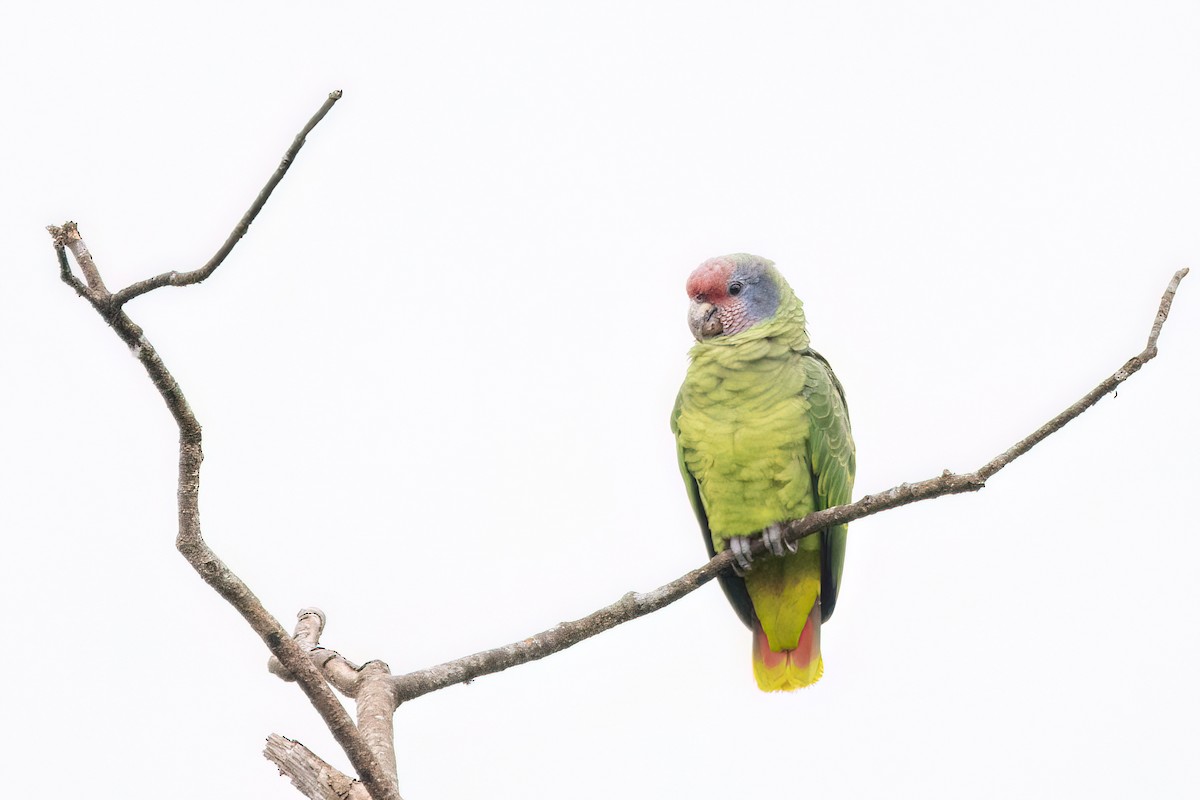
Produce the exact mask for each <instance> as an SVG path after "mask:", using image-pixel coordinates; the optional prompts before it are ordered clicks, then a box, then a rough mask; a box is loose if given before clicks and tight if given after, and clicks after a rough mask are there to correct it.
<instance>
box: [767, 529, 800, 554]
mask: <svg viewBox="0 0 1200 800" xmlns="http://www.w3.org/2000/svg"><path fill="white" fill-rule="evenodd" d="M762 537H763V544H765V545H766V546H767V549H768V550H770V551H771V552H772V553H774V554H775V555H777V556H782V555H783V553H784V550H785V549H786V551H787V552H789V553H794V552H796V551H797V550H799V549H800V545H799V544H797V543H796V542H785V541H784V540H783V525H782V524H781V523H778V522H774V523H772V524H770V525H768V526H767V527H766V528H764V529H763V534H762Z"/></svg>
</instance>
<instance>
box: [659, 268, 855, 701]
mask: <svg viewBox="0 0 1200 800" xmlns="http://www.w3.org/2000/svg"><path fill="white" fill-rule="evenodd" d="M687 293H688V297H689V298H690V299H691V307H690V309H689V311H688V324H689V326H690V327H691V329H692V334H693V335H694V336H695V337H696V342H697V343H696V345H695V347H693V348H692V350H691V353H690V354H689V355H690V356H691V364H690V365H689V367H688V371H687V377H686V378H685V379H684V381H683V386H682V387H681V388H680V390H679V397H678V399H677V400H676V401H675V410H674V412H673V413H672V415H671V430H672V431H673V432H674V434H675V440H676V443H677V445H678V450H679V469H680V470H681V471H682V472H683V479H684V483H685V484H686V486H687V492H688V497H689V498H690V499H691V501H692V507H693V509H694V510H695V512H696V518H697V519H698V520H699V521H700V528H701V530H702V532H703V534H704V542H705V544H706V545H707V546H708V553H709V556H710V557H711V556H713V555H715V554H716V553H719V552H721V551H723V550H725V549H726V548H729V549H732V550H733V551H734V555H735V557H736V561H737V563H738V566H739V569H738V570H736V572H734V573H729V572H726V573H723V574H722V575H721V576H720V582H721V588H723V589H724V590H725V595H726V597H728V598H729V602H730V603H731V604H732V605H733V608H734V610H735V611H736V612H737V614H738V616H739V617H740V618H741V620H742V622H744V623H746V625H747V627H749V628H750V630H751V631H752V632H753V634H754V637H753V646H752V652H753V663H754V677H755V679H756V680H757V681H758V687H759V688H760V689H762V690H763V691H767V692H771V691H779V690H786V691H790V690H792V689H797V688H800V687H801V686H808V685H810V684H812V683H815V682H816V681H817V680H818V679H819V678H820V677H821V673H822V671H823V670H824V663H823V662H822V660H821V623H823V622H825V621H826V620H828V619H829V618H830V616H832V614H833V608H834V604H835V603H836V602H837V594H838V588H839V587H840V585H841V582H842V563H843V562H844V560H845V555H846V526H845V525H837V526H834V527H832V528H830V529H828V530H825V531H821V532H820V533H818V534H814V535H812V536H808V537H805V538H803V539H801V540H800V541H799V542H798V543H796V544H793V545H786V546H785V543H784V542H783V539H782V533H783V528H782V525H781V523H784V522H787V521H789V520H794V519H800V518H801V517H803V516H805V515H806V514H809V513H811V512H812V511H815V510H819V509H822V508H828V507H830V506H836V505H841V504H843V503H848V502H849V501H850V491H851V489H852V487H853V485H854V440H853V438H852V437H851V435H850V417H849V415H848V414H847V412H846V398H845V394H844V392H843V391H842V385H841V383H839V382H838V379H837V377H835V376H834V374H833V370H832V369H831V368H830V366H829V362H828V361H826V360H825V359H824V358H823V357H821V356H820V355H819V354H817V353H816V352H814V351H813V350H811V349H810V348H809V346H808V333H807V331H806V330H805V327H804V309H803V306H802V305H801V303H800V300H799V299H797V297H796V295H795V294H793V293H792V289H791V287H790V286H788V284H787V281H785V280H784V279H783V276H782V275H780V274H779V272H778V271H777V270H776V269H775V265H774V264H773V263H772V262H770V261H768V260H766V259H765V258H760V257H758V256H752V255H748V254H746V253H736V254H734V255H728V256H720V257H718V258H713V259H709V260H708V261H705V262H704V263H703V264H701V265H700V266H699V267H697V268H696V270H695V272H693V273H692V274H691V276H690V277H689V278H688V282H687ZM760 532H761V533H762V534H763V536H764V538H765V540H766V542H767V545H768V547H769V548H770V550H771V551H772V553H773V554H774V555H775V556H777V557H775V558H768V559H766V560H760V561H759V562H757V563H755V564H754V565H753V569H751V564H750V558H749V556H750V551H749V549H748V545H747V541H748V540H747V538H745V537H749V536H751V535H753V534H758V533H760Z"/></svg>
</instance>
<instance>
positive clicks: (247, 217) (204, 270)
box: [80, 89, 342, 308]
mask: <svg viewBox="0 0 1200 800" xmlns="http://www.w3.org/2000/svg"><path fill="white" fill-rule="evenodd" d="M340 99H342V92H341V90H340V89H339V90H338V91H336V92H330V93H329V97H328V98H327V99H326V100H325V104H324V105H322V106H321V107H320V108H319V109H318V110H317V113H316V114H313V116H312V119H310V120H309V121H308V124H306V125H305V126H304V127H303V128H302V129H301V130H300V132H299V133H298V134H296V138H295V139H294V140H293V141H292V146H291V147H289V148H288V149H287V152H286V153H284V154H283V159H282V160H281V161H280V162H279V166H278V167H276V168H275V172H273V173H272V174H271V177H270V178H269V179H268V180H267V183H266V185H265V186H263V188H262V191H260V192H259V193H258V197H256V198H254V203H253V204H252V205H251V206H250V208H249V209H247V211H246V213H245V214H243V215H242V218H241V219H240V220H238V223H237V225H234V226H233V231H232V232H231V233H230V234H229V238H227V239H226V240H225V243H224V244H222V245H221V247H220V248H219V249H218V250H217V252H216V253H215V254H214V255H213V257H212V258H210V259H209V260H208V263H207V264H205V265H204V266H202V267H199V268H198V269H194V270H191V271H190V272H178V271H176V270H172V271H170V272H164V273H162V274H161V275H155V276H154V277H153V278H147V279H146V280H144V281H138V282H137V283H134V284H131V285H129V286H126V287H125V288H124V289H122V290H121V291H119V292H117V293H116V294H114V295H113V298H112V302H113V305H114V306H116V307H117V308H120V307H121V306H123V305H125V304H126V303H128V302H129V301H130V300H132V299H133V298H135V297H139V296H141V295H143V294H145V293H146V292H151V291H154V290H155V289H160V288H162V287H163V286H190V285H192V284H193V283H200V282H201V281H202V280H204V279H205V278H207V277H208V276H209V275H212V274H213V272H214V271H215V270H216V269H217V267H219V266H221V262H223V261H224V260H225V257H226V256H228V255H229V254H230V252H232V251H233V248H234V245H236V244H237V243H238V241H239V240H240V239H241V238H242V237H243V236H245V235H246V231H248V230H249V229H250V223H252V222H254V218H255V217H257V216H258V212H259V211H262V207H263V206H264V205H266V203H267V200H268V199H269V198H270V197H271V192H273V191H275V187H276V186H278V185H279V182H280V181H281V180H283V176H284V175H286V174H287V171H288V168H289V167H290V166H291V165H292V161H294V160H295V158H296V154H297V153H299V152H300V148H301V147H303V146H304V142H305V139H306V137H307V136H308V134H309V133H311V132H312V129H313V128H315V127H316V126H317V123H319V122H320V121H321V120H322V119H324V118H325V115H326V114H328V113H329V109H331V108H333V104H334V103H336V102H337V101H338V100H340ZM80 266H82V264H81V265H80ZM89 283H90V281H89Z"/></svg>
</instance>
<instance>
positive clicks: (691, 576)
mask: <svg viewBox="0 0 1200 800" xmlns="http://www.w3.org/2000/svg"><path fill="white" fill-rule="evenodd" d="M1187 274H1188V270H1187V269H1181V270H1179V271H1178V272H1176V273H1175V275H1174V277H1172V278H1171V282H1170V283H1169V284H1168V285H1167V290H1166V292H1164V293H1163V296H1162V301H1161V302H1160V303H1159V307H1158V313H1157V314H1156V315H1155V317H1154V325H1153V327H1152V328H1151V329H1150V338H1149V339H1148V340H1147V342H1146V348H1145V349H1144V350H1143V351H1142V352H1141V353H1139V354H1138V355H1136V356H1134V357H1133V358H1131V359H1130V360H1129V361H1127V362H1126V363H1125V365H1124V366H1122V367H1121V368H1120V369H1119V370H1117V371H1116V372H1115V373H1113V374H1112V375H1111V376H1109V377H1108V378H1106V379H1105V380H1104V381H1103V382H1102V383H1100V385H1099V386H1097V387H1096V388H1095V389H1093V390H1092V391H1090V392H1088V393H1087V394H1086V395H1084V396H1083V397H1082V398H1080V399H1079V401H1078V402H1076V403H1073V404H1072V405H1071V406H1070V407H1068V408H1067V409H1066V410H1065V411H1063V412H1062V413H1061V414H1059V415H1057V416H1056V417H1054V419H1052V420H1050V421H1049V422H1047V423H1046V424H1045V425H1043V426H1042V427H1040V428H1038V429H1037V430H1036V431H1034V432H1033V433H1031V434H1030V435H1029V436H1026V437H1025V438H1024V439H1022V440H1021V441H1019V442H1017V443H1016V444H1015V445H1013V446H1012V447H1010V448H1008V449H1007V450H1005V451H1004V452H1003V453H1001V454H1000V455H998V456H996V457H995V458H993V459H992V460H991V461H989V462H987V463H986V464H984V465H983V466H982V467H980V468H979V469H977V470H975V471H974V472H970V473H967V474H963V475H958V474H955V473H952V472H950V471H949V470H946V471H945V472H943V473H942V474H941V475H939V476H938V477H936V478H930V479H929V480H924V481H920V482H918V483H902V484H900V485H899V486H895V487H893V488H891V489H888V490H887V491H885V492H879V493H877V494H869V495H866V496H865V497H863V498H862V499H861V500H859V501H858V502H856V503H849V504H847V505H841V506H834V507H833V508H827V509H824V510H822V511H816V512H814V513H812V514H809V515H808V516H806V517H804V518H803V519H800V520H794V521H792V522H791V523H789V524H788V525H787V528H786V532H785V534H784V539H785V540H786V541H789V542H795V541H797V540H799V539H802V538H803V537H805V536H811V535H812V534H814V533H817V532H818V531H821V530H824V529H826V528H828V527H830V526H832V525H841V524H843V523H847V522H852V521H854V520H856V519H862V518H863V517H869V516H871V515H872V514H878V513H879V512H881V511H886V510H888V509H890V508H897V507H899V506H903V505H908V504H909V503H916V502H919V501H921V500H931V499H933V498H935V497H943V496H945V495H950V494H962V493H965V492H975V491H978V490H980V489H982V488H983V487H984V484H985V483H986V482H987V480H988V478H990V477H992V476H993V475H995V474H996V473H997V472H999V471H1000V470H1002V469H1003V468H1004V467H1006V466H1008V465H1009V464H1011V463H1012V462H1013V461H1015V460H1016V459H1017V458H1019V457H1021V456H1022V455H1024V454H1025V453H1027V452H1029V450H1030V449H1032V448H1033V446H1034V445H1036V444H1037V443H1038V442H1041V441H1042V440H1043V439H1045V438H1046V437H1047V436H1049V435H1050V434H1052V433H1054V432H1055V431H1057V430H1059V429H1060V428H1062V427H1063V426H1064V425H1066V424H1067V423H1068V422H1070V421H1071V420H1073V419H1075V418H1076V417H1078V416H1079V415H1080V414H1082V413H1083V412H1084V411H1086V410H1087V409H1088V408H1090V407H1091V406H1093V405H1095V403H1096V402H1097V401H1098V400H1099V399H1100V398H1101V397H1103V396H1104V395H1106V394H1108V393H1110V392H1112V391H1113V390H1114V389H1115V388H1116V387H1117V386H1119V385H1120V384H1121V383H1123V382H1124V381H1125V380H1127V379H1128V378H1129V376H1130V375H1132V374H1133V373H1135V372H1137V371H1138V370H1139V369H1141V368H1142V367H1143V366H1145V365H1146V363H1147V362H1149V361H1150V360H1151V359H1152V358H1154V357H1155V356H1156V355H1158V335H1159V332H1160V331H1161V330H1162V326H1163V323H1164V322H1166V320H1167V315H1168V314H1169V313H1170V311H1171V301H1172V300H1173V299H1174V297H1175V290H1176V289H1177V288H1178V287H1179V282H1180V281H1181V280H1183V277H1184V276H1185V275H1187ZM751 549H752V552H753V553H754V555H755V556H756V557H768V558H769V557H771V554H770V550H769V549H768V548H767V546H766V544H765V543H764V542H763V541H762V538H761V537H756V538H755V539H754V541H753V542H752V544H751ZM732 566H733V553H732V551H730V550H725V551H724V552H721V553H718V554H717V555H716V556H715V557H714V558H713V559H712V560H711V561H709V562H708V563H707V564H705V565H704V566H702V567H700V568H699V569H694V570H692V571H691V572H689V573H687V574H686V575H684V576H683V577H681V578H679V579H678V580H674V581H671V582H670V583H668V584H665V585H663V586H660V587H658V588H657V589H655V590H653V591H651V592H645V593H637V592H629V593H628V594H626V595H625V596H624V597H622V598H621V599H620V600H618V601H617V602H615V603H613V604H612V605H609V606H605V607H604V608H602V609H600V610H599V611H596V612H595V613H593V614H589V615H587V616H586V617H583V618H581V619H577V620H573V621H571V622H563V623H560V624H558V625H555V626H554V627H553V628H550V629H549V630H546V631H542V632H541V633H538V634H534V635H533V636H530V637H529V638H527V639H522V640H521V641H519V642H514V643H512V644H510V645H506V646H504V647H497V648H494V649H492V650H484V651H483V652H481V653H475V654H474V655H470V656H465V657H464V658H456V659H454V660H453V661H447V662H445V663H444V664H439V665H437V666H435V667H430V668H428V669H423V670H418V671H416V672H410V673H408V674H407V675H398V676H396V677H395V678H394V679H393V680H394V681H395V684H396V697H397V700H398V701H399V702H405V701H407V700H412V699H414V698H416V697H420V696H421V695H423V694H428V693H429V692H433V691H436V690H438V689H442V688H445V687H447V686H451V685H453V684H456V683H465V682H466V681H470V680H473V679H475V678H478V677H480V676H482V675H488V674H491V673H493V672H500V671H502V670H506V669H508V668H509V667H515V666H518V665H520V664H524V663H527V662H529V661H536V660H538V659H540V658H545V657H546V656H548V655H552V654H554V653H557V652H558V651H560V650H565V649H566V648H568V647H571V646H572V645H574V644H578V643H579V642H582V641H583V640H584V639H590V638H591V637H593V636H595V635H597V634H599V633H603V632H604V631H606V630H609V629H610V628H615V627H616V626H617V625H620V624H622V623H624V622H629V621H630V620H634V619H637V618H638V617H642V616H645V615H646V614H649V613H651V612H653V611H657V610H658V609H660V608H662V607H663V606H667V605H670V604H671V603H674V602H675V601H676V600H679V599H680V598H682V597H684V596H685V595H687V594H690V593H691V592H693V591H695V590H696V589H698V588H700V587H701V586H703V585H704V584H706V583H708V582H709V581H710V580H712V579H713V578H715V577H716V576H717V575H718V574H719V573H720V572H721V571H723V570H725V569H729V568H731V567H732Z"/></svg>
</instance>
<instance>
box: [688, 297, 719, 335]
mask: <svg viewBox="0 0 1200 800" xmlns="http://www.w3.org/2000/svg"><path fill="white" fill-rule="evenodd" d="M688 327H689V328H691V329H692V336H695V337H696V341H697V342H702V341H704V340H705V339H711V338H712V337H714V336H717V335H719V334H720V333H721V331H722V330H724V327H723V326H722V325H721V318H720V316H719V315H718V314H717V307H716V306H714V305H713V304H712V303H700V302H695V301H693V302H692V306H691V308H689V309H688Z"/></svg>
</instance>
